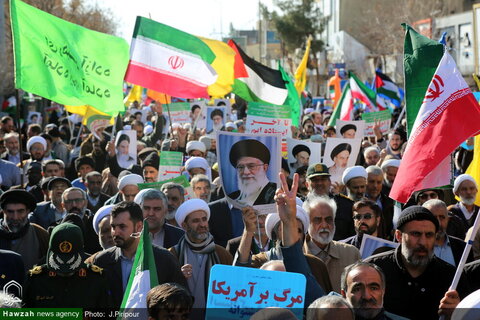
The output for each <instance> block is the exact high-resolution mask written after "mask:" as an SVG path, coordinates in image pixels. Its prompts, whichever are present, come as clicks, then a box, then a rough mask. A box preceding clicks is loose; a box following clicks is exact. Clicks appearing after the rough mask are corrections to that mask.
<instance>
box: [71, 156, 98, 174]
mask: <svg viewBox="0 0 480 320" xmlns="http://www.w3.org/2000/svg"><path fill="white" fill-rule="evenodd" d="M84 164H88V165H89V166H90V167H92V168H95V162H94V161H93V159H92V158H90V157H80V158H77V159H75V171H78V169H80V167H81V166H82V165H84Z"/></svg>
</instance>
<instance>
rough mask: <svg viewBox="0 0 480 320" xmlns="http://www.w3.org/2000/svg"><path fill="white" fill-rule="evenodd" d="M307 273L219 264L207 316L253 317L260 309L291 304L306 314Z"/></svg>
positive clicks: (213, 272) (213, 276)
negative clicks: (304, 309) (304, 310)
mask: <svg viewBox="0 0 480 320" xmlns="http://www.w3.org/2000/svg"><path fill="white" fill-rule="evenodd" d="M305 285H306V280H305V276H303V275H302V274H298V273H290V272H279V271H268V270H260V269H254V268H243V267H233V266H226V265H215V266H213V268H212V269H211V272H210V282H209V286H208V297H207V319H249V318H250V316H251V315H253V314H254V313H255V312H256V311H258V310H260V309H263V308H268V307H278V308H289V309H291V311H292V312H293V313H294V314H295V315H296V316H297V318H298V319H301V318H302V312H303V305H304V298H305Z"/></svg>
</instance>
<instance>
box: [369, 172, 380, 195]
mask: <svg viewBox="0 0 480 320" xmlns="http://www.w3.org/2000/svg"><path fill="white" fill-rule="evenodd" d="M382 184H383V177H382V175H380V174H378V175H377V174H372V173H369V174H368V178H367V194H368V196H369V197H370V198H371V199H373V200H376V199H377V198H378V196H379V195H380V193H381V192H382Z"/></svg>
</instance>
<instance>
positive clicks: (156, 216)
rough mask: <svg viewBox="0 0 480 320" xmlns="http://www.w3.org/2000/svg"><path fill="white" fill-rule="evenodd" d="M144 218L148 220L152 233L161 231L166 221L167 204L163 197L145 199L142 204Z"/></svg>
mask: <svg viewBox="0 0 480 320" xmlns="http://www.w3.org/2000/svg"><path fill="white" fill-rule="evenodd" d="M142 210H143V218H144V219H147V220H148V226H149V227H150V231H151V232H152V233H156V232H158V231H160V229H161V228H162V226H163V224H164V223H165V215H166V214H167V206H166V205H165V203H164V202H163V200H161V199H149V200H144V201H143V205H142Z"/></svg>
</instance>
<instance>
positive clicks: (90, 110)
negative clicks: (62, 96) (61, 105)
mask: <svg viewBox="0 0 480 320" xmlns="http://www.w3.org/2000/svg"><path fill="white" fill-rule="evenodd" d="M65 110H67V111H68V112H70V113H74V114H78V115H79V116H82V117H83V120H82V122H83V124H85V125H86V124H87V121H88V119H89V118H91V117H93V116H96V117H101V118H103V119H107V118H108V119H110V118H111V119H114V118H113V117H112V116H111V115H109V114H107V113H105V112H101V111H99V110H97V109H95V108H94V107H92V106H65ZM111 124H113V120H111Z"/></svg>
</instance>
